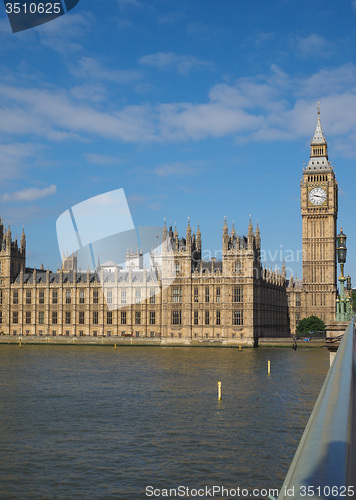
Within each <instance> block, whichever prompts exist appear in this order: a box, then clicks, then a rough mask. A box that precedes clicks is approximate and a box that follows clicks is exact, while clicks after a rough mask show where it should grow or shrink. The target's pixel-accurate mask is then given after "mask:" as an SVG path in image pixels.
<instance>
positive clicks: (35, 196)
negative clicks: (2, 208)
mask: <svg viewBox="0 0 356 500" xmlns="http://www.w3.org/2000/svg"><path fill="white" fill-rule="evenodd" d="M56 192H57V187H56V186H55V185H54V184H51V185H50V186H48V187H46V188H43V189H39V188H25V189H22V190H21V191H15V192H14V193H5V194H3V195H2V197H1V200H2V201H4V202H6V201H25V202H28V201H36V200H40V199H41V198H46V196H50V195H53V194H56Z"/></svg>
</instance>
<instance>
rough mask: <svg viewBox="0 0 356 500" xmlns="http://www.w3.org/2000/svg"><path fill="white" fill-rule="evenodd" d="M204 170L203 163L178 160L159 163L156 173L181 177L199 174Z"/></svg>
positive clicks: (162, 175) (160, 175)
mask: <svg viewBox="0 0 356 500" xmlns="http://www.w3.org/2000/svg"><path fill="white" fill-rule="evenodd" d="M201 171H202V165H201V164H199V163H197V162H188V163H182V162H176V163H166V164H164V165H159V166H157V167H156V168H155V169H154V173H155V174H156V175H158V176H159V177H181V176H186V175H198V174H199V173H200V172H201Z"/></svg>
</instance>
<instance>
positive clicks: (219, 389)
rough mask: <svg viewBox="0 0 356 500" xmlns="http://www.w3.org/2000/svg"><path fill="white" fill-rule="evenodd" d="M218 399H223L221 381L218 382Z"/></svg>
mask: <svg viewBox="0 0 356 500" xmlns="http://www.w3.org/2000/svg"><path fill="white" fill-rule="evenodd" d="M218 401H221V382H218Z"/></svg>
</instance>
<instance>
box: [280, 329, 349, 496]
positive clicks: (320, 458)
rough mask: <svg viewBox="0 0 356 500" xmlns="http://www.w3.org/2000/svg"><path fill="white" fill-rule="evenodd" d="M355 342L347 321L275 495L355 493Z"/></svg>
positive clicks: (336, 494)
mask: <svg viewBox="0 0 356 500" xmlns="http://www.w3.org/2000/svg"><path fill="white" fill-rule="evenodd" d="M354 490H356V344H355V326H354V323H353V322H351V323H350V324H349V326H348V327H347V329H346V331H345V334H344V336H343V339H342V341H341V344H340V346H339V349H338V351H337V353H336V356H335V359H334V362H333V364H332V366H331V367H330V370H329V372H328V374H327V376H326V379H325V382H324V385H323V387H322V388H321V391H320V394H319V397H318V399H317V401H316V403H315V406H314V409H313V411H312V414H311V416H310V418H309V421H308V424H307V426H306V428H305V431H304V433H303V436H302V439H301V441H300V443H299V446H298V449H297V451H296V454H295V456H294V459H293V461H292V464H291V466H290V468H289V471H288V474H287V476H286V478H285V481H284V483H283V486H282V488H281V490H280V493H279V496H278V500H291V499H298V498H300V499H306V498H307V499H309V500H310V499H312V498H314V499H324V498H325V499H326V498H327V499H330V498H343V499H345V498H350V497H353V496H354V495H355V497H356V491H354Z"/></svg>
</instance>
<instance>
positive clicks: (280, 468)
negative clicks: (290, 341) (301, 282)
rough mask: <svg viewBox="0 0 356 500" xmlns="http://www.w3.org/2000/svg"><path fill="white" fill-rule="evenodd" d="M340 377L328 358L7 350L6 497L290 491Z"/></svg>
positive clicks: (0, 478) (0, 479) (286, 352)
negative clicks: (306, 437)
mask: <svg viewBox="0 0 356 500" xmlns="http://www.w3.org/2000/svg"><path fill="white" fill-rule="evenodd" d="M268 360H270V361H271V374H270V375H268V374H267V361H268ZM328 367H329V355H328V352H327V351H326V350H325V349H323V348H309V349H307V348H305V349H301V348H299V349H298V350H297V351H293V350H292V349H291V348H258V349H243V350H242V351H239V350H238V349H233V348H229V349H223V348H203V347H202V348H199V347H197V348H195V347H181V348H180V347H120V348H117V349H115V348H114V347H99V346H95V347H83V346H80V347H79V346H30V345H26V346H24V347H23V348H19V346H16V345H1V346H0V370H1V388H0V391H1V397H0V404H1V437H0V450H1V455H0V498H1V499H27V498H28V499H36V500H37V499H119V500H141V499H145V498H167V497H165V496H151V497H149V496H146V491H152V490H146V488H147V487H148V486H150V487H152V488H155V489H156V490H162V489H164V488H178V486H185V487H189V488H193V489H194V488H197V489H198V488H205V487H212V486H213V485H220V486H224V487H225V488H237V487H239V488H245V489H249V491H252V489H257V488H259V489H261V488H264V489H268V488H277V489H279V488H281V486H282V483H283V480H284V477H285V475H286V473H287V470H288V468H289V465H290V462H291V460H292V458H293V455H294V453H295V450H296V447H297V445H298V443H299V440H300V438H301V435H302V432H303V430H304V427H305V425H306V423H307V420H308V417H309V415H310V413H311V410H312V408H313V406H314V403H315V401H316V398H317V396H318V393H319V391H320V388H321V386H322V383H323V381H324V378H325V375H326V373H327V370H328ZM218 381H221V383H222V396H223V397H222V401H221V402H218V400H217V382H218ZM172 498H173V497H172ZM183 498H194V497H191V496H185V497H183ZM200 498H202V497H200ZM203 498H205V497H203ZM215 498H222V497H220V496H215ZM224 498H228V497H224Z"/></svg>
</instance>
